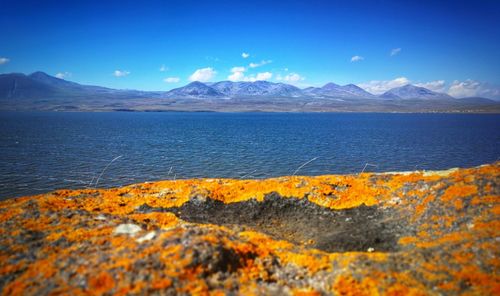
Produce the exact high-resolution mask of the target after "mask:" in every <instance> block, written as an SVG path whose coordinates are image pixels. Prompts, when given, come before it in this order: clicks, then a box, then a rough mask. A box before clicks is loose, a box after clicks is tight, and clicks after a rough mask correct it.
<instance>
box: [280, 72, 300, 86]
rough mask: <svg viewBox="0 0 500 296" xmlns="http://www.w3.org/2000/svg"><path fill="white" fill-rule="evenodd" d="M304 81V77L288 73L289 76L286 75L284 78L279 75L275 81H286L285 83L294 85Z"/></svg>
mask: <svg viewBox="0 0 500 296" xmlns="http://www.w3.org/2000/svg"><path fill="white" fill-rule="evenodd" d="M304 79H305V78H304V77H302V76H300V75H299V74H297V73H290V74H287V75H286V76H283V77H282V76H281V75H278V76H277V77H276V80H282V81H286V82H288V83H291V84H295V83H297V82H299V81H302V80H304Z"/></svg>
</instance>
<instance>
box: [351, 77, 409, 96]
mask: <svg viewBox="0 0 500 296" xmlns="http://www.w3.org/2000/svg"><path fill="white" fill-rule="evenodd" d="M408 83H410V80H409V79H408V78H406V77H398V78H395V79H393V80H372V81H369V82H364V83H359V84H358V86H359V87H361V88H362V89H364V90H366V91H367V92H370V93H372V94H375V95H379V94H383V93H384V92H386V91H388V90H390V89H391V88H395V87H400V86H403V85H407V84H408Z"/></svg>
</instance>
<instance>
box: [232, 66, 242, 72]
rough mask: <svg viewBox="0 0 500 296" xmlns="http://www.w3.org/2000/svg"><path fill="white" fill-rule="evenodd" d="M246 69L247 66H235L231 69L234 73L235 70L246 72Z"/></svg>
mask: <svg viewBox="0 0 500 296" xmlns="http://www.w3.org/2000/svg"><path fill="white" fill-rule="evenodd" d="M245 71H246V68H245V67H233V68H232V69H231V72H232V73H235V72H245Z"/></svg>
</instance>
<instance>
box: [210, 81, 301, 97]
mask: <svg viewBox="0 0 500 296" xmlns="http://www.w3.org/2000/svg"><path fill="white" fill-rule="evenodd" d="M210 86H211V87H212V88H214V89H216V90H217V91H219V92H220V93H223V94H224V95H226V96H228V97H246V96H269V97H295V96H300V95H302V91H301V90H300V88H298V87H295V86H293V85H289V84H284V83H273V82H269V81H255V82H232V81H221V82H216V83H213V84H210Z"/></svg>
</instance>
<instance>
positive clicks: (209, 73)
mask: <svg viewBox="0 0 500 296" xmlns="http://www.w3.org/2000/svg"><path fill="white" fill-rule="evenodd" d="M215 74H217V72H216V71H215V70H214V69H212V68H210V67H207V68H202V69H198V70H196V71H194V73H193V74H191V76H189V80H191V81H200V82H207V81H210V79H212V78H213V77H214V76H215Z"/></svg>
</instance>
